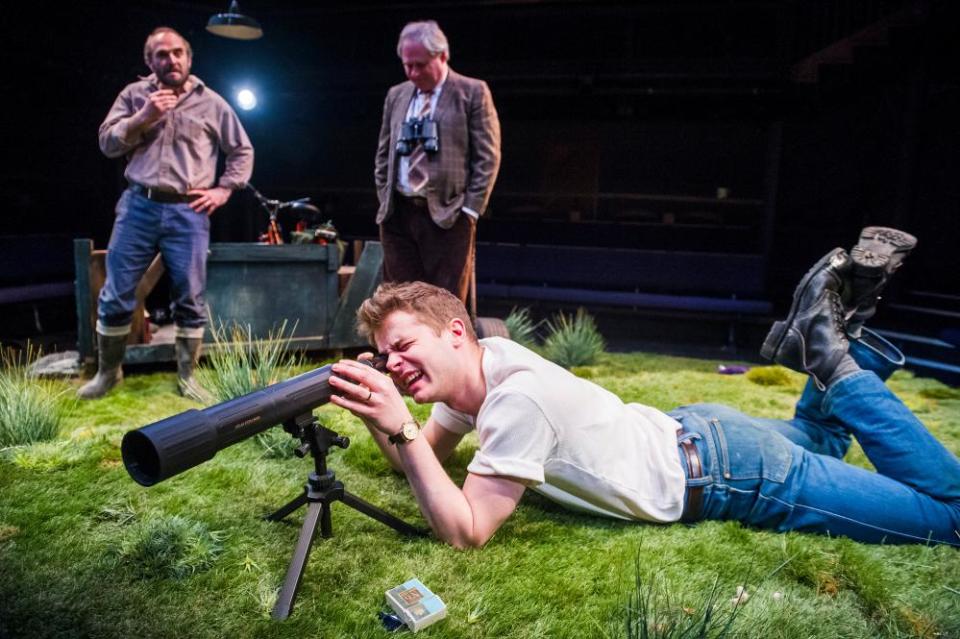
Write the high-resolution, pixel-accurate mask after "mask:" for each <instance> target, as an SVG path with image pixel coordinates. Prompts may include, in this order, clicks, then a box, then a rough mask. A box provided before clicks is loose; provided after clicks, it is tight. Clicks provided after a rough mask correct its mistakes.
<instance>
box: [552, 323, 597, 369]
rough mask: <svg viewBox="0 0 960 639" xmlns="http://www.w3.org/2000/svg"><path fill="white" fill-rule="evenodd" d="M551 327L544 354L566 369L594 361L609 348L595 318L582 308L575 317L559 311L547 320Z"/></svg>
mask: <svg viewBox="0 0 960 639" xmlns="http://www.w3.org/2000/svg"><path fill="white" fill-rule="evenodd" d="M547 330H548V331H550V334H549V335H547V339H546V340H545V341H544V343H543V347H544V354H545V355H546V357H547V359H549V360H551V361H553V362H555V363H556V364H559V365H560V366H563V367H564V368H572V367H574V366H586V365H588V364H593V363H594V362H595V361H597V358H598V357H599V356H600V355H601V354H602V353H603V350H604V348H606V344H605V343H604V341H603V337H602V336H601V335H600V333H599V332H598V331H597V325H596V323H594V321H593V317H591V316H590V314H589V313H587V312H586V311H585V310H584V309H582V308H579V309H577V314H576V315H573V316H568V315H564V314H563V313H558V314H557V315H556V316H554V318H553V320H550V321H547Z"/></svg>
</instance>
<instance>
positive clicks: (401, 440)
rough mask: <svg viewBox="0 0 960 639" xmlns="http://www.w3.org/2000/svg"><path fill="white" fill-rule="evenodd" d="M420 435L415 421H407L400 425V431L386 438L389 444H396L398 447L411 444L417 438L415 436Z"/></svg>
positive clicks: (418, 426)
mask: <svg viewBox="0 0 960 639" xmlns="http://www.w3.org/2000/svg"><path fill="white" fill-rule="evenodd" d="M419 434H420V423H419V422H418V421H417V420H415V419H408V420H407V421H405V422H403V423H402V424H400V431H399V432H397V433H396V434H393V435H390V437H388V438H387V440H389V442H390V443H391V444H396V445H397V446H400V445H401V444H407V443H410V442H412V441H413V440H415V439H416V438H417V435H419Z"/></svg>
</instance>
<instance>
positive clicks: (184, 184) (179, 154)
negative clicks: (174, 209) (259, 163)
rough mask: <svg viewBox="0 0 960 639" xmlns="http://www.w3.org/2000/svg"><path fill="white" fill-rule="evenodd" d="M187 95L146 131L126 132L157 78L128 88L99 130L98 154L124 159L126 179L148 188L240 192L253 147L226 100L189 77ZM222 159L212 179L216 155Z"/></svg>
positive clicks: (248, 172) (250, 169)
mask: <svg viewBox="0 0 960 639" xmlns="http://www.w3.org/2000/svg"><path fill="white" fill-rule="evenodd" d="M188 82H189V84H188V86H190V90H189V91H188V92H187V93H185V94H184V95H182V96H181V97H180V100H179V101H178V102H177V105H176V106H175V107H173V108H172V109H170V110H169V111H168V112H167V113H166V114H164V116H163V117H162V118H161V119H160V120H158V121H157V122H155V123H154V124H153V125H152V126H150V127H148V128H147V129H146V130H144V131H133V130H131V129H130V127H129V125H130V119H131V117H132V116H133V115H134V114H135V113H136V112H137V111H139V110H140V108H141V107H142V106H143V105H144V103H145V102H146V101H147V100H148V99H149V98H148V96H149V95H150V94H151V93H153V92H154V91H157V90H158V89H160V85H159V83H158V82H157V77H156V75H155V74H150V75H149V76H147V77H145V78H141V79H140V80H139V81H137V82H133V83H131V84H128V85H127V86H126V87H125V88H124V89H123V90H122V91H121V92H120V95H118V96H117V99H116V101H114V103H113V106H112V107H111V108H110V112H109V113H108V114H107V117H106V119H105V120H104V121H103V124H101V125H100V150H101V151H103V154H104V155H106V156H107V157H110V158H116V157H120V156H122V155H125V156H126V157H127V167H126V170H125V171H124V177H126V178H127V181H128V182H134V183H136V184H140V185H142V186H146V187H149V188H156V189H161V190H164V191H175V192H177V193H186V192H187V191H189V190H191V189H207V188H211V187H213V186H214V185H215V184H216V185H217V186H222V187H224V188H228V189H233V190H236V189H241V188H243V187H244V186H246V184H247V181H248V180H249V179H250V175H251V174H252V173H253V146H252V145H251V144H250V139H249V138H248V137H247V133H246V131H244V130H243V125H241V124H240V120H239V118H237V114H236V113H235V112H234V110H233V109H232V108H231V107H230V105H229V104H227V101H226V100H224V99H223V98H222V97H220V96H219V95H218V94H217V93H216V92H215V91H213V89H210V88H209V87H207V86H206V85H205V84H204V83H203V81H201V80H200V79H199V78H197V77H196V76H193V75H191V76H190V78H189V80H188ZM220 150H222V151H223V153H224V154H225V155H226V161H225V163H224V172H223V175H221V176H220V179H219V180H216V172H217V153H218V152H219V151H220Z"/></svg>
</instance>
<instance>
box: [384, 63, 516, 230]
mask: <svg viewBox="0 0 960 639" xmlns="http://www.w3.org/2000/svg"><path fill="white" fill-rule="evenodd" d="M414 91H415V89H414V86H413V83H412V82H402V83H400V84H398V85H396V86H394V87H391V88H390V90H389V91H388V92H387V99H386V101H385V102H384V104H383V123H382V124H381V126H380V140H379V142H378V144H377V156H376V160H375V163H374V179H375V181H376V185H377V197H378V198H379V199H380V208H379V210H378V211H377V224H380V223H382V222H383V221H384V220H385V219H387V218H388V217H390V215H391V214H392V213H393V201H394V198H393V193H394V191H395V190H396V184H397V167H398V166H399V156H397V154H396V147H397V136H398V134H399V132H400V125H401V124H402V123H403V120H404V118H405V117H406V115H407V109H408V108H409V106H410V101H411V100H412V99H413V97H414ZM434 119H435V120H436V121H437V125H438V128H439V131H440V133H439V138H440V150H439V151H438V152H437V153H434V154H432V155H428V156H427V159H428V163H427V164H428V168H427V174H428V176H429V181H428V183H427V187H426V188H427V193H426V195H427V202H428V204H429V208H430V217H432V218H433V221H434V222H436V223H437V225H438V226H440V227H441V228H445V229H448V228H450V227H451V226H453V224H454V222H456V221H457V217H459V215H460V209H461V207H464V206H465V207H467V208H470V209H473V210H474V211H476V212H477V213H478V214H480V215H482V214H483V212H484V210H485V209H486V208H487V203H488V202H489V200H490V193H491V192H492V191H493V184H494V182H495V181H496V179H497V171H498V170H499V169H500V121H499V120H498V119H497V110H496V109H495V108H494V106H493V97H492V96H491V95H490V89H489V88H488V87H487V83H486V82H484V81H482V80H476V79H474V78H468V77H466V76H462V75H460V74H459V73H455V72H454V71H453V69H450V70H449V72H448V74H447V80H446V82H445V83H444V85H443V90H442V91H441V93H440V101H439V103H438V104H437V106H436V109H435V110H434Z"/></svg>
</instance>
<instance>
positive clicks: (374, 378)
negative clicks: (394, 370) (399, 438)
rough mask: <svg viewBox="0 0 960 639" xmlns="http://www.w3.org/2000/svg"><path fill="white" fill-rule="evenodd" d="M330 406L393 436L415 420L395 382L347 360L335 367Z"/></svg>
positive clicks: (364, 366) (378, 372) (362, 365)
mask: <svg viewBox="0 0 960 639" xmlns="http://www.w3.org/2000/svg"><path fill="white" fill-rule="evenodd" d="M330 386H331V387H332V388H333V389H334V391H336V392H335V394H334V395H332V396H331V397H330V402H331V403H333V404H335V405H337V406H340V407H341V408H346V409H347V410H348V411H350V412H351V413H353V414H354V415H356V416H357V417H359V418H360V419H362V420H363V422H364V423H365V424H366V425H367V426H368V427H370V428H373V429H376V430H377V431H379V432H380V433H382V434H384V435H388V436H389V435H393V434H394V433H396V432H397V431H399V430H400V426H401V425H402V424H403V423H404V422H406V421H409V420H411V419H413V416H412V415H410V409H408V408H407V404H406V402H404V401H403V397H402V396H401V395H400V391H399V390H397V387H396V385H395V384H394V383H393V380H392V379H390V377H389V376H388V375H385V374H383V373H381V372H380V371H378V370H376V369H374V368H373V367H371V366H369V365H367V364H363V363H361V362H358V361H354V360H350V359H343V360H340V361H339V362H338V363H336V364H334V365H333V375H331V376H330Z"/></svg>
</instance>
